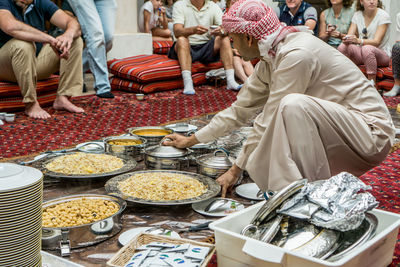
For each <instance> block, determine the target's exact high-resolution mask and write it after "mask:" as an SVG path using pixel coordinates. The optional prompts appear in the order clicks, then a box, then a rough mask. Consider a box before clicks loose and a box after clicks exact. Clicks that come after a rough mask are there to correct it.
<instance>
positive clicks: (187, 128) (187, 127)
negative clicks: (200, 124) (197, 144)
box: [165, 122, 197, 133]
mask: <svg viewBox="0 0 400 267" xmlns="http://www.w3.org/2000/svg"><path fill="white" fill-rule="evenodd" d="M165 127H167V128H169V129H172V130H174V132H177V133H187V132H195V131H197V126H196V125H193V124H188V123H184V122H178V123H174V124H168V125H166V126H165Z"/></svg>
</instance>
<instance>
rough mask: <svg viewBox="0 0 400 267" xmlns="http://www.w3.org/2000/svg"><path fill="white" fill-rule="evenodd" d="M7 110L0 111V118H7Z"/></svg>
mask: <svg viewBox="0 0 400 267" xmlns="http://www.w3.org/2000/svg"><path fill="white" fill-rule="evenodd" d="M6 114H7V113H6V112H0V120H5V119H6Z"/></svg>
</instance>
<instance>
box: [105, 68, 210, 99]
mask: <svg viewBox="0 0 400 267" xmlns="http://www.w3.org/2000/svg"><path fill="white" fill-rule="evenodd" d="M192 79H193V84H194V85H202V84H205V83H206V81H207V79H206V75H205V73H195V74H193V75H192ZM110 84H111V88H112V90H119V91H126V92H132V93H144V94H147V93H153V92H160V91H168V90H173V89H182V88H183V80H182V79H181V78H179V79H174V80H167V81H156V82H151V83H146V84H142V83H137V82H133V81H129V80H125V79H122V78H119V77H116V76H114V77H111V78H110Z"/></svg>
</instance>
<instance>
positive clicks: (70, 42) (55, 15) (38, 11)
mask: <svg viewBox="0 0 400 267" xmlns="http://www.w3.org/2000/svg"><path fill="white" fill-rule="evenodd" d="M33 2H34V1H33V0H0V69H1V71H0V80H5V81H10V82H17V83H18V85H19V87H20V88H21V92H22V96H23V102H24V103H25V113H26V114H27V115H28V116H29V117H31V118H36V119H47V118H50V114H49V113H47V112H46V111H45V110H43V109H42V108H41V107H40V105H39V102H38V101H37V97H36V81H37V80H42V79H46V78H48V77H49V76H50V75H51V74H53V73H55V72H57V71H59V72H60V84H59V86H58V90H57V98H56V100H55V101H54V103H53V108H54V109H57V110H67V111H70V112H77V113H80V112H84V110H83V109H82V108H79V107H77V106H75V105H74V104H72V103H71V102H70V101H69V97H70V96H73V95H76V94H79V93H80V92H81V90H82V84H83V78H82V48H83V42H82V39H81V38H80V35H81V31H80V27H79V24H78V22H77V21H76V20H75V19H74V18H72V17H71V16H69V15H67V14H66V13H64V11H62V10H61V9H59V8H58V7H57V6H56V5H55V4H54V3H53V2H51V1H50V0H35V2H34V4H33ZM45 20H48V21H50V23H52V24H54V25H56V26H57V27H59V28H61V29H63V30H64V31H65V32H64V33H63V34H62V35H59V36H57V37H56V38H54V37H52V36H50V35H48V34H47V33H45V32H44V31H45V28H44V26H45Z"/></svg>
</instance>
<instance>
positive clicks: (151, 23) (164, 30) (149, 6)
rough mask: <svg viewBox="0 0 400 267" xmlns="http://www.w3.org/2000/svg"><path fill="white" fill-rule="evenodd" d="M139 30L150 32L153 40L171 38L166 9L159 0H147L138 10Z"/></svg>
mask: <svg viewBox="0 0 400 267" xmlns="http://www.w3.org/2000/svg"><path fill="white" fill-rule="evenodd" d="M138 25H139V31H140V32H147V33H151V35H152V36H153V40H172V39H171V31H170V30H169V29H168V18H167V15H166V9H165V7H163V6H162V1H161V0H147V1H146V2H145V3H144V4H143V5H142V7H141V8H140V11H139V18H138Z"/></svg>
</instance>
